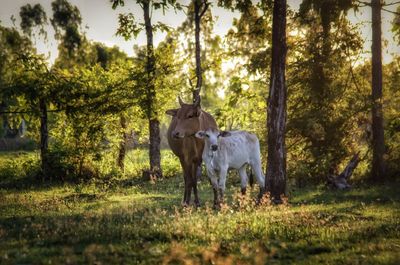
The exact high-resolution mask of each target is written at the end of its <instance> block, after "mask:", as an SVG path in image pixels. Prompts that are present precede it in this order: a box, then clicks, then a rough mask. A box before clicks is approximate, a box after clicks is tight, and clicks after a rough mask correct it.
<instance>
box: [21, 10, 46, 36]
mask: <svg viewBox="0 0 400 265" xmlns="http://www.w3.org/2000/svg"><path fill="white" fill-rule="evenodd" d="M19 16H20V17H21V29H22V31H23V32H24V33H25V34H27V35H28V36H31V35H32V29H33V28H34V27H40V33H41V34H46V32H45V29H44V24H46V23H47V16H46V12H45V11H44V10H43V7H42V6H41V5H40V4H36V5H34V6H33V7H32V6H31V5H30V4H27V5H25V6H22V7H21V11H20V12H19Z"/></svg>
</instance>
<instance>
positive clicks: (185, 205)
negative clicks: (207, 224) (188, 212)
mask: <svg viewBox="0 0 400 265" xmlns="http://www.w3.org/2000/svg"><path fill="white" fill-rule="evenodd" d="M189 206H190V204H189V203H187V202H182V207H183V208H187V207H189Z"/></svg>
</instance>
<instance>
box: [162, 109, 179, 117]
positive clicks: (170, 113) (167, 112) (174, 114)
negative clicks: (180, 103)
mask: <svg viewBox="0 0 400 265" xmlns="http://www.w3.org/2000/svg"><path fill="white" fill-rule="evenodd" d="M176 113H178V109H169V110H167V111H166V112H165V114H168V115H171V116H176Z"/></svg>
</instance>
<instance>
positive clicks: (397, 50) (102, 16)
mask: <svg viewBox="0 0 400 265" xmlns="http://www.w3.org/2000/svg"><path fill="white" fill-rule="evenodd" d="M396 1H397V0H386V3H391V2H396ZM51 2H52V0H0V21H1V24H2V25H3V26H12V20H11V16H12V15H14V17H15V18H16V19H17V21H16V26H19V19H18V18H19V9H20V7H21V6H22V5H25V4H27V3H30V4H32V5H34V4H36V3H40V4H41V5H42V6H43V7H44V9H45V11H46V13H47V16H48V17H51V16H52V11H51ZM69 2H70V3H71V4H73V5H76V6H77V7H78V8H79V10H80V12H81V16H82V19H83V22H82V25H83V27H84V31H85V32H86V36H87V37H88V38H89V39H90V40H94V41H98V42H102V43H104V44H106V45H107V46H114V45H116V46H118V47H119V48H120V49H121V50H123V51H125V52H126V53H127V54H128V55H133V46H134V45H135V44H139V45H143V44H145V41H146V39H145V35H144V32H142V33H141V34H139V36H138V38H137V39H133V40H130V41H125V40H124V39H123V38H122V37H119V36H116V34H115V33H116V31H117V28H118V14H119V13H129V12H132V13H133V14H134V15H137V17H138V18H139V19H142V16H143V15H142V11H141V10H140V7H138V6H137V5H136V4H135V2H136V1H134V0H125V2H126V4H125V6H124V7H118V8H117V9H116V10H113V9H112V8H111V3H110V1H109V0H69ZM179 2H180V3H182V4H188V3H189V1H188V0H181V1H179ZM210 2H212V3H215V2H216V1H210ZM300 3H301V0H288V4H289V6H290V7H291V8H292V9H294V10H297V9H298V7H299V4H300ZM397 6H398V5H393V6H389V7H388V9H389V10H392V11H395V9H396V7H397ZM212 12H213V15H214V16H215V17H217V20H216V23H215V26H214V31H215V34H218V35H221V36H224V35H225V34H226V33H227V32H228V30H229V28H230V27H231V25H232V21H233V18H234V17H239V14H238V13H232V12H230V11H228V10H225V9H223V8H218V7H216V4H214V6H213V7H212ZM185 17H186V15H185V14H184V12H182V11H177V12H175V11H173V10H169V11H167V12H166V14H165V15H164V14H162V11H155V12H154V13H153V14H152V20H153V23H155V22H157V21H161V22H163V23H165V24H167V25H169V26H171V27H178V26H179V25H181V23H182V22H183V21H184V20H185ZM349 17H350V20H351V21H352V22H353V23H358V22H365V21H370V17H371V10H370V8H369V7H365V8H362V9H360V11H359V12H358V13H357V14H354V12H353V11H350V12H349ZM392 20H393V14H391V13H389V12H385V11H383V12H382V32H383V38H384V39H385V40H386V41H387V42H386V43H387V46H386V48H384V50H383V61H384V63H388V62H390V60H391V58H392V54H400V47H399V46H398V45H396V43H395V42H394V41H393V36H392V33H391V21H392ZM370 28H371V24H370V23H366V24H365V25H364V26H363V27H362V28H361V33H362V37H363V39H364V40H365V45H364V49H365V50H366V51H368V50H369V49H370V46H371V39H372V33H371V29H370ZM47 31H48V36H49V37H48V41H47V42H45V41H44V40H43V39H36V40H35V44H36V47H37V49H38V51H39V52H40V53H44V54H46V55H47V56H49V60H50V62H53V61H54V59H55V58H56V57H57V43H56V42H55V40H54V38H53V36H54V31H53V29H52V27H51V26H50V23H49V26H48V27H47ZM164 36H165V34H163V33H160V32H157V33H155V35H154V42H155V44H156V45H157V44H158V43H159V42H160V41H161V40H163V38H164ZM363 56H364V58H368V56H369V55H368V53H365V54H364V55H363Z"/></svg>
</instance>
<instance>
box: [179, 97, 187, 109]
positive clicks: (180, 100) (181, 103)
mask: <svg viewBox="0 0 400 265" xmlns="http://www.w3.org/2000/svg"><path fill="white" fill-rule="evenodd" d="M178 100H179V105H181V107H182V105H183V104H185V103H183V101H182V99H181V97H180V96H178Z"/></svg>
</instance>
